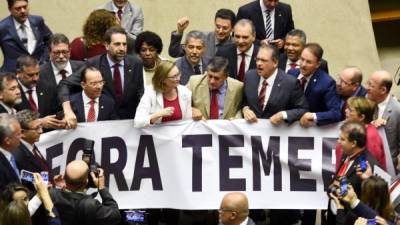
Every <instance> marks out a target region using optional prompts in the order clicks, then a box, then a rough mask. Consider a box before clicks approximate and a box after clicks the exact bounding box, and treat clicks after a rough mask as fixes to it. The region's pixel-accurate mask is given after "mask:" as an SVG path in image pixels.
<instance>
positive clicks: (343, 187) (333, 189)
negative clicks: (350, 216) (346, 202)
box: [328, 176, 348, 196]
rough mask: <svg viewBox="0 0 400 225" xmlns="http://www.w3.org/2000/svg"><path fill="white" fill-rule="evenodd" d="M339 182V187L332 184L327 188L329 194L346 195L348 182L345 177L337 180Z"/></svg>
mask: <svg viewBox="0 0 400 225" xmlns="http://www.w3.org/2000/svg"><path fill="white" fill-rule="evenodd" d="M337 181H338V182H339V186H337V185H335V184H332V185H330V186H329V190H328V191H329V193H332V194H334V195H335V196H345V195H346V194H347V187H348V182H347V178H346V177H344V176H343V177H339V178H338V179H337Z"/></svg>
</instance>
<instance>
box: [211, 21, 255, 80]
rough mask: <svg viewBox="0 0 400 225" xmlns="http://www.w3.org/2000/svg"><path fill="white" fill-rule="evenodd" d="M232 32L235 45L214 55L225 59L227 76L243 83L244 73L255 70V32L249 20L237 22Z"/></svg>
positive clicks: (224, 48)
mask: <svg viewBox="0 0 400 225" xmlns="http://www.w3.org/2000/svg"><path fill="white" fill-rule="evenodd" d="M233 32H234V37H235V39H234V40H235V43H234V44H229V45H226V46H222V47H220V48H219V49H218V51H217V53H216V55H217V56H222V57H225V58H227V59H228V60H229V69H228V71H229V76H230V77H232V78H235V79H237V80H240V81H242V82H243V81H244V76H245V73H246V71H248V70H250V69H255V68H256V61H255V56H256V55H257V52H258V48H259V45H258V44H256V43H254V41H255V38H256V31H255V28H254V25H253V23H252V22H251V21H250V20H248V19H242V20H239V21H238V22H237V23H236V24H235V27H234V31H233Z"/></svg>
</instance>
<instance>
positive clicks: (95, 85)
mask: <svg viewBox="0 0 400 225" xmlns="http://www.w3.org/2000/svg"><path fill="white" fill-rule="evenodd" d="M105 83H106V82H105V81H104V80H102V81H93V82H89V83H88V85H89V86H92V87H98V86H103V85H104V84H105Z"/></svg>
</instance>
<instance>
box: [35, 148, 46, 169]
mask: <svg viewBox="0 0 400 225" xmlns="http://www.w3.org/2000/svg"><path fill="white" fill-rule="evenodd" d="M32 152H33V156H34V157H35V159H36V160H37V161H38V163H39V164H40V166H41V167H42V169H44V170H45V171H47V172H49V166H48V165H47V162H46V159H45V158H44V157H43V155H42V153H40V151H39V150H38V149H37V147H36V145H33V149H32Z"/></svg>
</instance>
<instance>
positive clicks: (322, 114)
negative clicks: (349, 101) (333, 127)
mask: <svg viewBox="0 0 400 225" xmlns="http://www.w3.org/2000/svg"><path fill="white" fill-rule="evenodd" d="M304 94H305V95H306V98H307V101H308V105H309V107H310V112H314V113H316V115H317V125H326V124H330V123H336V122H339V121H340V120H341V112H340V99H339V96H338V95H337V94H336V82H335V81H334V80H333V79H332V77H330V76H329V74H327V73H325V72H324V71H323V70H321V69H317V70H316V71H315V72H314V75H312V77H311V78H310V80H309V81H308V84H307V88H306V90H305V92H304Z"/></svg>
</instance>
